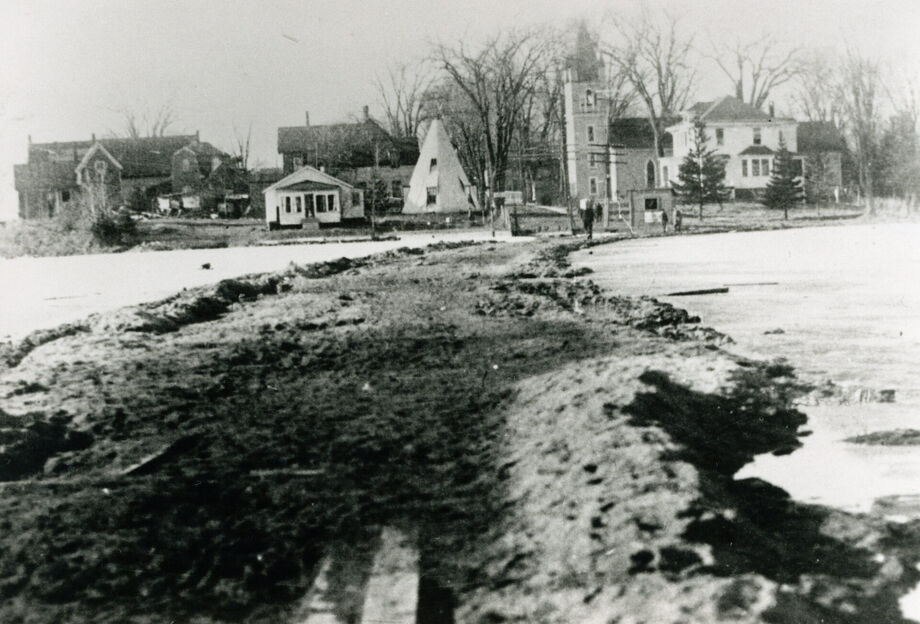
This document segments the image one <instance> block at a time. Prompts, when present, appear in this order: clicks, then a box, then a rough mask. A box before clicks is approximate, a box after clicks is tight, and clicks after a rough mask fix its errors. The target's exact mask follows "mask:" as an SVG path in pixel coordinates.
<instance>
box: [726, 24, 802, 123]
mask: <svg viewBox="0 0 920 624" xmlns="http://www.w3.org/2000/svg"><path fill="white" fill-rule="evenodd" d="M712 47H713V49H714V54H713V55H712V56H711V57H710V58H712V60H713V61H715V63H716V65H718V66H719V69H721V70H722V72H723V73H724V74H725V75H726V76H727V77H728V79H729V80H731V81H732V86H733V87H734V90H735V97H736V98H738V99H739V100H741V101H742V102H747V103H748V104H750V105H751V106H753V107H755V108H763V105H764V104H765V103H766V102H767V98H769V97H770V93H771V92H772V91H773V90H774V89H776V88H777V87H779V86H781V85H783V84H786V83H787V82H789V81H790V80H792V79H793V78H795V77H796V75H798V73H799V71H800V67H799V63H798V57H799V56H800V55H801V53H802V49H801V48H799V47H792V48H784V47H783V46H781V45H780V44H779V43H777V41H776V40H775V39H774V38H773V37H772V36H770V35H764V36H762V37H760V38H759V39H756V40H755V41H753V42H743V41H741V40H740V39H738V40H736V41H735V42H734V43H721V44H716V43H713V44H712Z"/></svg>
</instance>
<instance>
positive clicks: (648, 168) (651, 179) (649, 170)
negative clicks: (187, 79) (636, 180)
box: [645, 161, 655, 188]
mask: <svg viewBox="0 0 920 624" xmlns="http://www.w3.org/2000/svg"><path fill="white" fill-rule="evenodd" d="M645 186H647V187H648V188H655V163H653V162H652V161H648V163H646V165H645Z"/></svg>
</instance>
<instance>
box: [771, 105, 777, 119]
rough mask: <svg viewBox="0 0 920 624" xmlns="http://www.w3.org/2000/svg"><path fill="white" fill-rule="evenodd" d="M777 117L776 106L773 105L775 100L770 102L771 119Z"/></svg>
mask: <svg viewBox="0 0 920 624" xmlns="http://www.w3.org/2000/svg"><path fill="white" fill-rule="evenodd" d="M774 117H776V107H775V106H773V102H770V119H771V120H772V119H773V118H774Z"/></svg>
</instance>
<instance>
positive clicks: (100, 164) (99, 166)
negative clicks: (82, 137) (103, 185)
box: [93, 160, 106, 175]
mask: <svg viewBox="0 0 920 624" xmlns="http://www.w3.org/2000/svg"><path fill="white" fill-rule="evenodd" d="M105 166H106V163H105V161H104V160H97V161H96V162H94V163H93V169H95V170H96V173H99V174H102V175H105Z"/></svg>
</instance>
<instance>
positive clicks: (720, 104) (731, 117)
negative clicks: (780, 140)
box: [687, 95, 791, 122]
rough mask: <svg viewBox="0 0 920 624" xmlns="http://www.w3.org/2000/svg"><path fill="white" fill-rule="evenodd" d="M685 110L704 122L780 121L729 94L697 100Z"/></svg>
mask: <svg viewBox="0 0 920 624" xmlns="http://www.w3.org/2000/svg"><path fill="white" fill-rule="evenodd" d="M687 112H689V113H690V114H691V115H692V116H693V117H695V118H697V119H699V120H700V121H704V122H705V121H709V122H720V121H722V122H744V121H763V122H769V121H781V119H780V118H773V117H771V116H770V115H768V114H767V113H765V112H763V111H762V110H760V109H759V108H757V107H755V106H751V105H750V104H747V103H746V102H742V101H741V100H739V99H738V98H736V97H733V96H731V95H726V96H725V97H722V98H720V99H718V100H715V101H712V102H697V103H696V104H694V105H693V106H691V107H690V108H688V109H687ZM782 120H783V121H785V119H782ZM789 121H791V120H789Z"/></svg>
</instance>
